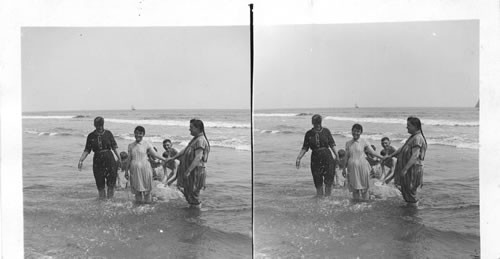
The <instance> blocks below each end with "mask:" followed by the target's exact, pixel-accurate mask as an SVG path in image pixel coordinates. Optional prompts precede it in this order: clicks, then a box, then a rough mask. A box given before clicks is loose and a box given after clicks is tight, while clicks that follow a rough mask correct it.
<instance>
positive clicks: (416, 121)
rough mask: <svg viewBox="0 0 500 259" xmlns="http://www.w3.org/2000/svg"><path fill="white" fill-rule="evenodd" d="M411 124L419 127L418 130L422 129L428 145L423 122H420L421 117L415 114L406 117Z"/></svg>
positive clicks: (421, 131)
mask: <svg viewBox="0 0 500 259" xmlns="http://www.w3.org/2000/svg"><path fill="white" fill-rule="evenodd" d="M406 120H407V121H408V122H409V123H410V124H411V125H413V126H415V127H417V129H418V130H420V133H422V137H424V141H425V145H426V146H427V139H426V138H425V136H424V131H423V130H422V123H421V122H420V119H419V118H417V117H414V116H410V117H408V119H406Z"/></svg>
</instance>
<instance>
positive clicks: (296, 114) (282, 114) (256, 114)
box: [253, 113, 300, 117]
mask: <svg viewBox="0 0 500 259" xmlns="http://www.w3.org/2000/svg"><path fill="white" fill-rule="evenodd" d="M299 114H300V113H254V115H253V116H255V117H293V116H299Z"/></svg>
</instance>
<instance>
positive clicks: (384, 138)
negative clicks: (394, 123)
mask: <svg viewBox="0 0 500 259" xmlns="http://www.w3.org/2000/svg"><path fill="white" fill-rule="evenodd" d="M384 140H387V141H391V140H390V139H389V138H388V137H383V138H382V140H380V142H384Z"/></svg>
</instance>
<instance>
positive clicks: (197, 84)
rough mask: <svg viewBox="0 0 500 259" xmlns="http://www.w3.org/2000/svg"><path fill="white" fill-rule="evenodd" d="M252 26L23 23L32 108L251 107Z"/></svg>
mask: <svg viewBox="0 0 500 259" xmlns="http://www.w3.org/2000/svg"><path fill="white" fill-rule="evenodd" d="M249 37H250V36H249V29H248V26H246V27H245V26H205V27H144V28H131V27H128V28H127V27H123V28H92V27H87V28H85V27H84V28H82V27H67V28H61V27H25V28H22V38H21V42H22V46H21V51H22V55H21V56H22V107H23V112H28V111H64V110H123V109H130V108H131V106H134V107H135V108H136V109H198V108H219V109H220V108H227V109H250V79H249V78H250V42H249Z"/></svg>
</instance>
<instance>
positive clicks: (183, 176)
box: [167, 119, 210, 208]
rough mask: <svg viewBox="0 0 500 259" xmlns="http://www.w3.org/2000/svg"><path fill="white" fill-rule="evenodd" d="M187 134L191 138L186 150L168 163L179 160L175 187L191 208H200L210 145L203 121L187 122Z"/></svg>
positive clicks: (169, 159) (193, 120)
mask: <svg viewBox="0 0 500 259" xmlns="http://www.w3.org/2000/svg"><path fill="white" fill-rule="evenodd" d="M189 132H190V133H191V136H193V138H192V139H191V141H190V142H189V144H188V145H187V147H186V148H184V149H183V150H181V151H180V152H179V153H178V154H177V155H175V156H174V157H171V158H168V159H167V162H168V161H171V160H175V159H179V161H180V164H179V168H178V169H177V175H178V178H177V186H178V187H179V189H180V190H181V191H182V193H183V194H184V197H185V198H186V201H187V202H188V203H189V205H190V206H191V207H193V208H201V201H200V191H201V190H202V189H204V188H205V178H206V172H205V165H206V163H207V161H208V154H209V153H210V143H209V142H208V139H207V136H206V134H205V126H204V125H203V121H201V120H198V119H192V120H191V121H189Z"/></svg>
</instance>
